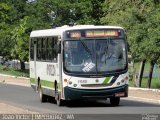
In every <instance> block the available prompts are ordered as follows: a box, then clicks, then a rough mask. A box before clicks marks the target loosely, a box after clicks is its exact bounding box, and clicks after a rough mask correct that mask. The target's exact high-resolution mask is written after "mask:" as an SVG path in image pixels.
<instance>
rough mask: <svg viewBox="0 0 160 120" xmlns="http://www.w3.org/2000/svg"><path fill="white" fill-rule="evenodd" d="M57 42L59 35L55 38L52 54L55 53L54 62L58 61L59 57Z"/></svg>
mask: <svg viewBox="0 0 160 120" xmlns="http://www.w3.org/2000/svg"><path fill="white" fill-rule="evenodd" d="M57 42H58V37H54V38H53V42H52V43H53V46H52V47H53V51H52V54H53V61H54V62H57V57H58V52H57V50H56V46H57Z"/></svg>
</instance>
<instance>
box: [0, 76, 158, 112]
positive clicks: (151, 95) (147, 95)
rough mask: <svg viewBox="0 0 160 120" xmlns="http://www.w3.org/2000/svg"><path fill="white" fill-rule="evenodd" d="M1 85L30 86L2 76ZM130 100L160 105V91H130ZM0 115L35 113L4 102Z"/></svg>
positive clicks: (22, 81)
mask: <svg viewBox="0 0 160 120" xmlns="http://www.w3.org/2000/svg"><path fill="white" fill-rule="evenodd" d="M0 83H4V84H5V83H9V84H18V85H25V86H29V83H30V82H29V79H24V78H16V77H8V76H3V75H0ZM129 96H130V97H129V98H131V99H132V100H133V99H135V100H138V101H146V102H154V103H158V102H159V103H160V90H148V89H135V88H131V89H129ZM0 106H1V107H0V113H26V114H28V113H33V112H32V111H29V110H26V109H23V108H18V107H15V106H12V105H10V104H4V103H3V101H0Z"/></svg>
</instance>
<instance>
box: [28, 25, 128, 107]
mask: <svg viewBox="0 0 160 120" xmlns="http://www.w3.org/2000/svg"><path fill="white" fill-rule="evenodd" d="M29 64H30V82H31V86H32V87H33V88H34V89H35V90H36V91H37V92H38V93H39V96H40V100H41V102H45V101H46V100H47V97H48V96H52V97H53V98H54V99H55V100H56V102H57V105H59V106H60V105H62V104H63V102H64V101H65V100H86V99H95V100H98V99H104V100H107V98H109V99H110V103H111V104H112V105H114V106H118V105H119V102H120V97H127V96H128V61H127V40H126V35H125V32H124V29H123V28H121V27H117V26H94V25H79V26H78V25H77V26H63V27H57V28H54V29H47V30H37V31H33V32H31V34H30V63H29Z"/></svg>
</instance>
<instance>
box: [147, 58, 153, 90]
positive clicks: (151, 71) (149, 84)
mask: <svg viewBox="0 0 160 120" xmlns="http://www.w3.org/2000/svg"><path fill="white" fill-rule="evenodd" d="M153 68H154V63H153V62H152V61H151V63H150V71H149V79H148V88H151V81H152V74H153Z"/></svg>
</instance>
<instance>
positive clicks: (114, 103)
mask: <svg viewBox="0 0 160 120" xmlns="http://www.w3.org/2000/svg"><path fill="white" fill-rule="evenodd" d="M110 103H111V105H113V106H118V105H119V103H120V98H119V97H117V98H116V97H114V98H110Z"/></svg>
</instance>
